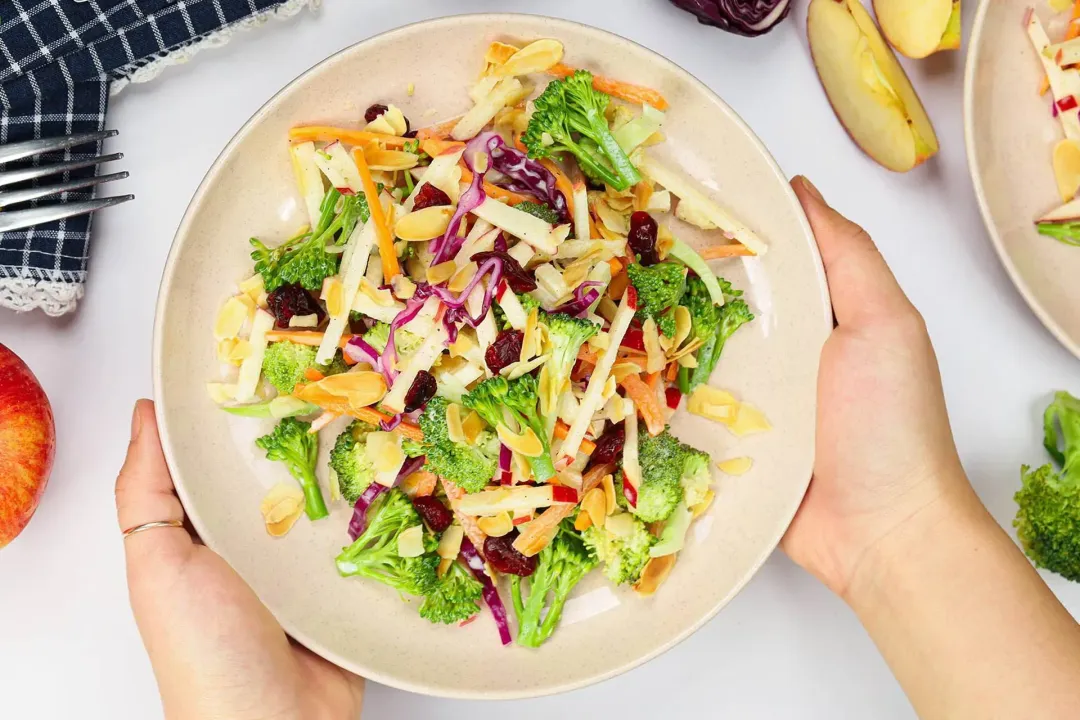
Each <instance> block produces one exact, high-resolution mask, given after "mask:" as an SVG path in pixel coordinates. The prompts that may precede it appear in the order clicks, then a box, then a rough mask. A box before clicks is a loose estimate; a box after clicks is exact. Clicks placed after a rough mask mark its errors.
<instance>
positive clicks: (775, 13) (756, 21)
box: [671, 0, 791, 37]
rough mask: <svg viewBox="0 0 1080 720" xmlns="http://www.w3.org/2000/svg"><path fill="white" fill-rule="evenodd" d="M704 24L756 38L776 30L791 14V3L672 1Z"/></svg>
mask: <svg viewBox="0 0 1080 720" xmlns="http://www.w3.org/2000/svg"><path fill="white" fill-rule="evenodd" d="M671 2H672V3H673V4H674V5H675V6H676V7H679V8H682V9H683V10H686V11H687V12H689V13H692V14H693V15H694V16H695V17H697V19H698V22H700V23H702V24H703V25H712V26H713V27H718V28H720V29H721V30H727V31H728V32H732V33H735V34H736V35H745V36H746V37H756V36H758V35H764V34H765V33H767V32H769V31H770V30H772V29H773V28H774V27H775V26H776V25H777V24H778V23H779V22H780V21H781V20H783V19H784V18H786V17H787V15H788V13H789V12H791V0H671Z"/></svg>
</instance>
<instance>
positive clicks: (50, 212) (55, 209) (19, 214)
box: [0, 195, 135, 232]
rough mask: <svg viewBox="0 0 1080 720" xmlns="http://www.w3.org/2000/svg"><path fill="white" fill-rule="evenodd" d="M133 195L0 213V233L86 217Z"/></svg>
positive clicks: (130, 198)
mask: <svg viewBox="0 0 1080 720" xmlns="http://www.w3.org/2000/svg"><path fill="white" fill-rule="evenodd" d="M134 199H135V196H134V195H119V196H117V197H110V198H101V199H100V200H86V201H84V202H75V203H57V204H56V205H46V206H44V207H36V208H33V209H31V210H17V211H15V212H5V213H0V232H7V231H9V230H19V229H22V228H28V227H31V226H32V225H41V224H43V223H47V222H52V221H53V220H63V219H64V218H69V217H75V216H77V215H86V214H87V213H92V212H95V211H97V210H101V209H102V208H107V207H111V206H113V205H119V204H120V203H125V202H127V201H128V200H134Z"/></svg>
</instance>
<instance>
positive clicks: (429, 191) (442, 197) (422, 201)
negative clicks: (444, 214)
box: [413, 183, 450, 211]
mask: <svg viewBox="0 0 1080 720" xmlns="http://www.w3.org/2000/svg"><path fill="white" fill-rule="evenodd" d="M449 204H450V196H449V195H447V194H446V193H444V192H443V191H442V190H440V189H439V188H437V187H435V186H434V185H432V184H431V183H424V185H423V187H421V188H420V192H418V193H416V199H415V200H414V201H413V210H414V211H416V210H423V209H424V208H427V207H434V206H436V205H449Z"/></svg>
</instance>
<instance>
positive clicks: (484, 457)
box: [403, 395, 499, 493]
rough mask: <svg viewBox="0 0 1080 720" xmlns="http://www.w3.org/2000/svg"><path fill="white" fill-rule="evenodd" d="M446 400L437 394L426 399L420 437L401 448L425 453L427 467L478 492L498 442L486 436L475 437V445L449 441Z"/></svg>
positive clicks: (489, 472) (487, 480) (491, 466)
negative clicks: (422, 437)
mask: <svg viewBox="0 0 1080 720" xmlns="http://www.w3.org/2000/svg"><path fill="white" fill-rule="evenodd" d="M448 404H449V403H448V401H447V400H446V398H443V397H439V396H438V395H436V396H435V397H433V398H432V399H431V400H429V401H428V404H427V407H426V408H424V412H423V414H421V415H420V423H419V424H420V429H421V430H422V431H423V433H424V440H423V442H421V443H418V444H409V445H408V446H407V447H406V448H405V450H404V451H405V453H406V454H407V455H410V456H415V455H417V454H418V455H424V456H426V457H427V469H428V470H430V471H431V472H433V473H435V474H436V475H441V476H442V477H445V478H447V479H449V480H452V481H454V483H456V484H457V485H458V486H459V487H460V488H461V489H462V490H464V491H465V492H468V493H474V492H480V491H481V490H483V489H484V488H485V487H487V485H488V483H490V482H491V479H492V478H493V477H494V476H495V470H496V468H497V467H498V462H497V458H498V453H499V449H498V443H493V442H491V438H490V437H489V438H483V439H481V438H477V442H476V445H475V446H469V445H464V444H462V443H456V442H453V441H452V440H451V439H450V436H449V431H448V429H447V427H446V406H447V405H448ZM492 437H493V436H492ZM403 445H404V444H403Z"/></svg>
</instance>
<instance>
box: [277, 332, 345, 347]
mask: <svg viewBox="0 0 1080 720" xmlns="http://www.w3.org/2000/svg"><path fill="white" fill-rule="evenodd" d="M266 339H267V340H268V341H269V342H283V341H285V340H288V341H289V342H294V343H296V344H297V345H312V346H315V347H318V346H319V345H321V344H322V339H323V333H321V332H318V331H317V330H271V331H270V332H268V333H266ZM351 339H352V335H350V334H348V333H346V334H344V335H342V336H341V342H339V343H338V347H345V346H346V345H348V344H349V340H351Z"/></svg>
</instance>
